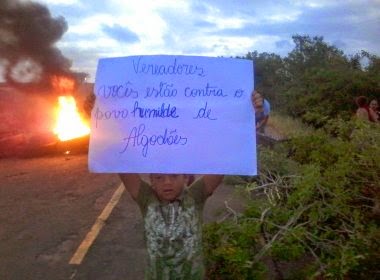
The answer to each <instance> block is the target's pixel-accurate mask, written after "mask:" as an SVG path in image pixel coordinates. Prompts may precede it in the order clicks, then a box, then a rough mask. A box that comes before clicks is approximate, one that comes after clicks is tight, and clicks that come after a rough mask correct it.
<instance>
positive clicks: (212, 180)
mask: <svg viewBox="0 0 380 280" xmlns="http://www.w3.org/2000/svg"><path fill="white" fill-rule="evenodd" d="M223 178H224V175H204V176H203V182H204V184H205V190H204V191H205V194H206V195H207V196H210V195H212V193H213V192H214V190H215V189H216V188H217V187H218V186H219V185H220V184H221V183H222V181H223Z"/></svg>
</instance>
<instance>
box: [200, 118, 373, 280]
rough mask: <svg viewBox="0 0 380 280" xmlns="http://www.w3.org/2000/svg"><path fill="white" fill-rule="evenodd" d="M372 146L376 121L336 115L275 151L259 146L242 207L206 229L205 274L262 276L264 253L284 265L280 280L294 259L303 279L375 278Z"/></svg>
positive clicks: (288, 273)
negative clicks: (255, 173) (257, 173)
mask: <svg viewBox="0 0 380 280" xmlns="http://www.w3.org/2000/svg"><path fill="white" fill-rule="evenodd" d="M378 143H380V128H379V127H378V126H375V125H371V124H369V123H363V122H359V121H357V122H351V121H349V122H345V121H343V120H342V119H337V120H329V121H328V122H326V125H325V126H324V128H323V129H320V130H318V131H316V132H315V133H312V134H309V135H304V136H300V137H297V138H294V139H292V140H291V141H289V142H287V143H284V144H282V145H281V147H278V148H276V149H274V150H267V149H265V148H263V147H261V148H260V151H259V159H260V164H259V166H260V176H258V177H257V178H256V179H255V181H254V182H249V183H246V184H245V185H244V186H243V187H244V189H245V191H246V192H247V193H249V196H248V197H251V199H250V200H249V202H248V203H247V205H246V209H245V211H244V212H243V213H240V214H239V215H236V213H233V212H231V219H230V220H227V221H224V222H222V223H219V224H212V225H208V226H206V229H205V248H206V257H207V260H208V265H209V268H210V279H260V277H267V276H268V275H266V276H265V274H263V273H264V272H263V269H262V267H263V266H265V259H266V258H271V259H272V261H274V262H275V263H276V262H281V263H282V264H283V263H286V264H288V267H289V270H290V271H287V270H286V269H285V270H284V271H283V272H282V273H283V274H284V275H282V276H281V277H284V278H287V277H292V276H291V275H296V274H295V273H294V270H293V271H291V269H290V268H291V267H292V264H294V263H295V262H299V261H300V260H307V261H304V265H303V266H302V267H299V268H298V270H297V271H298V272H299V275H304V276H305V277H306V278H315V277H323V278H326V279H344V278H347V277H348V278H350V277H355V278H352V279H364V278H367V279H373V278H374V277H376V273H377V266H376V264H378V263H379V262H380V258H379V252H380V250H379V249H380V246H379V241H378V240H379V225H378V221H377V220H378V217H379V212H378V211H379V209H377V207H378V206H377V205H378V202H379V182H380V164H379V163H378V159H379V158H380V147H379V145H378ZM227 211H228V209H227ZM218 248H219V249H218ZM267 270H268V268H267ZM228 277H230V278H228ZM234 277H235V278H234ZM289 279H290V278H289Z"/></svg>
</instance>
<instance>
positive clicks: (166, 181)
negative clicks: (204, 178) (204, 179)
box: [150, 174, 188, 201]
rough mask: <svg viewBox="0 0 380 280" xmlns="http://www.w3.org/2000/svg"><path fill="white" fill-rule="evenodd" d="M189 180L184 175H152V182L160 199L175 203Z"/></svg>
mask: <svg viewBox="0 0 380 280" xmlns="http://www.w3.org/2000/svg"><path fill="white" fill-rule="evenodd" d="M187 180H188V176H187V175H183V174H151V175H150V181H151V183H152V187H153V189H154V191H155V192H156V194H157V196H158V198H159V199H160V200H162V201H173V200H175V199H176V198H178V197H179V195H180V194H181V193H182V191H183V189H184V187H185V185H186V183H187Z"/></svg>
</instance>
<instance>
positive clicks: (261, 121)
mask: <svg viewBox="0 0 380 280" xmlns="http://www.w3.org/2000/svg"><path fill="white" fill-rule="evenodd" d="M252 103H253V106H254V108H255V118H256V132H260V133H265V127H266V124H267V122H268V119H269V113H270V103H269V101H268V100H266V99H264V98H263V97H262V96H261V94H260V93H259V92H257V91H254V92H253V94H252Z"/></svg>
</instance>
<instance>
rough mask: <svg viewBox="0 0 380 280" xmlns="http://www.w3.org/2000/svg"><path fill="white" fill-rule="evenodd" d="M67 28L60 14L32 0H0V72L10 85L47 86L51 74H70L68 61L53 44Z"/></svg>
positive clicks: (71, 73) (69, 62)
mask: <svg viewBox="0 0 380 280" xmlns="http://www.w3.org/2000/svg"><path fill="white" fill-rule="evenodd" d="M66 31H67V23H66V21H65V19H64V18H63V17H61V16H60V17H56V18H54V17H52V15H51V14H50V11H49V10H48V8H47V7H45V6H44V5H42V4H39V3H35V2H32V1H25V0H24V1H21V0H1V1H0V68H2V69H0V73H2V74H3V80H4V79H5V81H6V82H7V83H9V84H13V85H26V84H28V85H30V84H33V85H36V86H39V87H48V86H50V80H51V77H53V76H62V75H63V76H68V77H72V76H73V75H74V74H75V73H73V72H71V71H70V67H71V61H70V60H68V59H67V58H65V57H64V56H63V55H62V53H61V52H60V50H59V49H58V48H57V47H56V46H55V43H56V42H57V41H58V40H59V39H60V38H61V37H62V35H63V34H64V33H65V32H66Z"/></svg>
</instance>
